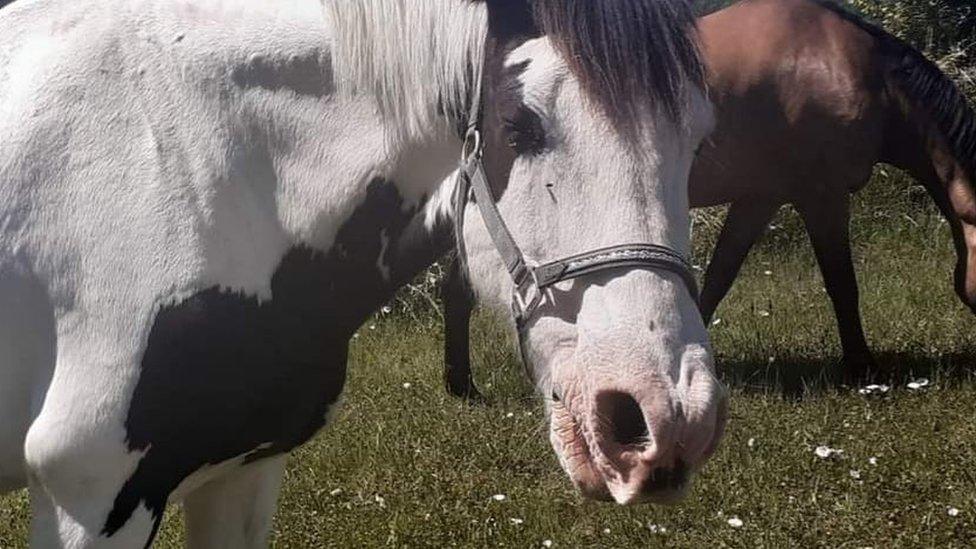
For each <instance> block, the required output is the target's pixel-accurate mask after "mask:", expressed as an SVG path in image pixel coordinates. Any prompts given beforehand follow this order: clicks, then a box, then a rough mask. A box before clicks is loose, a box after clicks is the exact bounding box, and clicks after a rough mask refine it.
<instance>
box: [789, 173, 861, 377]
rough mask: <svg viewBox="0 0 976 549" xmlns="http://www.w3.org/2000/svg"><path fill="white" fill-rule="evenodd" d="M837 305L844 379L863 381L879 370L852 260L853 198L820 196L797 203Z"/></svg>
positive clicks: (831, 296)
mask: <svg viewBox="0 0 976 549" xmlns="http://www.w3.org/2000/svg"><path fill="white" fill-rule="evenodd" d="M797 208H798V209H799V211H800V215H801V216H802V217H803V221H804V223H805V224H806V228H807V232H808V233H809V235H810V241H811V243H812V244H813V250H814V252H815V253H816V255H817V262H818V263H819V264H820V272H821V274H822V275H823V279H824V284H825V285H826V287H827V294H828V295H829V296H830V300H831V302H832V303H833V306H834V314H835V315H836V317H837V327H838V330H839V331H840V341H841V347H842V348H843V352H844V366H845V372H844V373H845V376H847V377H848V378H849V379H863V378H864V377H865V376H866V375H869V374H870V373H871V372H872V371H874V370H876V368H875V363H874V358H873V357H872V355H871V351H870V349H868V343H867V340H866V339H865V337H864V328H863V327H862V325H861V311H860V304H859V297H858V289H857V276H856V274H855V272H854V262H853V260H852V259H851V242H850V233H849V227H848V225H849V223H850V195H848V194H846V193H844V192H841V193H838V194H836V195H834V196H829V197H828V196H817V197H815V198H813V199H811V200H807V201H804V202H803V203H801V204H797Z"/></svg>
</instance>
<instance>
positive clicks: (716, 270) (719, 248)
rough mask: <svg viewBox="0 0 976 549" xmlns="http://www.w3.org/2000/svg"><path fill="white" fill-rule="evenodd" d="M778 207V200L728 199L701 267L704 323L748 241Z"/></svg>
mask: <svg viewBox="0 0 976 549" xmlns="http://www.w3.org/2000/svg"><path fill="white" fill-rule="evenodd" d="M778 209H779V204H777V203H774V202H764V201H762V200H749V201H741V202H733V203H732V207H731V208H730V209H729V215H728V216H727V217H726V218H725V225H723V226H722V232H721V234H720V235H719V237H718V243H717V244H716V245H715V251H714V252H713V253H712V259H711V261H709V263H708V269H707V270H706V271H705V284H704V287H703V288H702V293H701V303H700V304H699V308H700V309H701V314H702V318H703V319H704V320H705V324H706V325H707V324H709V323H710V322H711V320H712V315H714V314H715V309H716V308H718V304H719V303H721V302H722V299H724V298H725V294H727V293H728V292H729V288H731V287H732V282H733V281H734V280H735V277H736V276H738V274H739V269H740V268H742V262H743V261H745V259H746V256H747V255H748V254H749V249H750V248H752V244H753V243H754V242H755V241H756V239H757V238H759V236H760V235H762V233H763V231H764V230H765V228H766V225H767V224H768V223H769V220H770V219H772V217H773V214H775V213H776V210H778Z"/></svg>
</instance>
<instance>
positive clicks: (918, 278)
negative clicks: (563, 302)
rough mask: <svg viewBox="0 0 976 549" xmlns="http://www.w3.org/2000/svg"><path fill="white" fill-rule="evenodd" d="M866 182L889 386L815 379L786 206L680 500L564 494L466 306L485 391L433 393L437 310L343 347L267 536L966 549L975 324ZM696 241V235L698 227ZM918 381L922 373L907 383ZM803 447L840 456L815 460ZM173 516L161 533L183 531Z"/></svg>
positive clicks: (812, 275) (16, 531)
mask: <svg viewBox="0 0 976 549" xmlns="http://www.w3.org/2000/svg"><path fill="white" fill-rule="evenodd" d="M875 187H883V188H881V189H880V190H874V189H872V190H869V191H868V192H867V193H866V194H865V195H864V196H863V197H861V198H859V200H858V205H857V208H856V215H855V218H854V222H853V224H852V227H853V232H854V234H855V239H856V240H855V242H856V256H857V264H858V270H859V275H860V280H861V288H862V302H863V312H864V319H865V324H866V327H867V330H868V337H869V340H870V341H871V343H872V345H873V347H874V349H875V350H876V351H877V352H878V353H879V357H880V359H881V360H884V361H888V362H890V363H892V364H895V365H896V366H898V368H899V369H900V370H901V371H902V372H904V379H901V380H899V382H898V383H897V384H896V387H895V388H894V389H893V390H892V392H891V393H889V394H888V395H885V396H881V397H865V396H861V395H859V394H857V392H856V391H852V390H849V389H846V388H844V387H841V386H838V385H836V384H835V383H833V382H832V381H831V379H832V375H831V374H832V372H833V371H834V365H835V361H836V360H837V359H838V358H839V356H840V351H839V347H838V344H837V336H836V333H835V329H834V321H833V315H832V312H831V310H830V307H829V305H828V302H827V298H826V295H825V294H824V292H823V290H822V285H821V281H820V277H819V274H818V273H817V270H816V266H815V264H814V262H813V259H812V254H811V253H810V252H809V249H808V246H807V245H806V244H805V242H804V240H803V237H802V235H801V234H800V233H799V232H798V230H797V227H796V223H797V222H796V219H795V215H793V214H791V213H789V212H784V213H783V214H782V215H781V216H780V217H779V218H778V219H777V220H776V222H775V225H776V226H778V227H779V228H778V229H776V230H774V231H772V234H771V236H769V237H768V238H767V239H766V240H765V241H764V242H763V243H762V245H761V246H760V247H759V248H758V249H757V250H756V252H755V253H754V254H753V256H752V257H751V258H750V261H749V262H748V264H747V265H746V267H745V269H744V272H743V274H742V277H741V279H740V280H739V282H738V283H737V285H736V286H735V288H734V289H733V292H732V294H731V295H730V296H729V298H728V299H727V301H726V302H725V303H724V304H723V306H722V307H721V308H720V309H719V311H718V313H717V318H720V319H721V320H722V322H721V323H719V324H718V325H716V326H714V327H712V330H711V333H712V336H713V343H714V346H715V348H716V350H717V353H718V357H719V358H718V364H719V368H720V370H721V371H722V375H723V377H724V378H725V380H726V381H727V382H728V383H729V384H730V386H731V390H732V395H733V396H732V420H731V423H730V426H729V432H728V436H727V438H726V440H725V443H724V444H723V446H722V448H721V449H720V451H719V452H718V454H717V455H716V456H715V458H714V459H713V461H712V462H711V463H710V464H709V465H708V467H707V468H706V469H705V471H703V473H702V474H701V475H700V476H699V477H698V479H697V482H696V486H695V488H694V490H693V492H692V494H691V496H690V498H689V499H688V501H687V502H685V503H684V504H682V505H679V506H675V507H637V508H618V507H613V506H608V505H604V504H595V503H589V502H583V501H581V500H580V499H579V498H578V497H577V496H576V494H575V493H574V492H573V490H572V488H571V486H570V485H569V483H568V481H567V480H566V478H565V476H564V474H563V473H562V472H561V471H560V470H559V468H558V465H557V463H556V459H555V457H554V455H553V453H552V450H551V449H550V447H549V445H548V442H547V439H546V434H545V433H546V432H545V426H544V420H543V417H542V413H541V407H540V404H539V403H538V402H537V401H536V400H535V399H534V398H533V396H532V393H531V389H530V388H529V387H528V386H527V385H526V383H525V381H524V380H523V378H522V376H521V370H520V367H519V365H518V363H517V361H516V359H515V358H514V356H513V355H512V353H511V350H512V347H511V345H510V344H508V343H503V342H504V341H507V339H506V337H507V336H506V333H505V330H504V329H503V328H502V327H500V324H499V323H498V322H496V321H494V320H493V319H492V318H491V317H489V316H486V315H481V316H479V317H478V319H477V321H476V330H475V334H474V353H475V358H476V368H477V376H478V381H479V382H480V385H481V387H482V388H483V389H484V390H485V392H486V393H487V394H488V396H489V398H490V399H491V405H490V406H469V405H466V404H464V403H460V402H458V401H455V400H452V399H450V398H448V397H446V396H445V394H444V391H443V390H442V388H441V377H440V375H441V370H440V364H441V352H440V348H441V344H442V336H441V331H440V330H441V327H440V325H439V321H438V320H437V317H436V315H433V314H428V315H427V316H426V317H424V320H423V321H409V320H407V319H406V315H404V314H392V315H387V316H383V317H381V318H378V319H377V320H376V321H375V322H374V323H371V324H368V325H367V326H366V327H364V328H363V330H362V331H361V332H360V336H359V337H358V338H357V339H356V340H355V341H354V342H353V344H352V355H351V369H350V375H349V384H348V390H347V392H346V402H345V405H344V407H343V408H342V411H341V412H340V413H339V416H338V419H337V421H336V422H335V423H334V425H333V427H331V428H330V429H328V430H327V431H326V432H324V433H323V434H322V435H321V436H319V437H318V438H317V439H316V440H315V441H313V442H312V443H310V444H309V445H307V446H306V447H305V448H303V449H302V450H300V451H299V452H297V453H296V454H295V455H294V457H293V458H292V459H291V464H290V467H289V470H288V473H287V478H286V481H285V486H284V490H283V493H282V497H281V506H280V510H279V513H278V515H277V517H276V521H275V533H274V537H273V543H274V545H275V546H278V547H375V546H395V547H407V546H413V547H428V546H438V547H481V546H509V547H542V543H543V541H544V540H552V542H553V546H554V547H630V546H641V547H643V546H650V547H655V546H665V545H668V546H681V547H693V546H709V547H712V546H719V547H745V546H749V547H784V546H804V547H806V546H829V547H868V546H871V547H917V546H940V547H966V546H973V545H974V544H976V421H974V419H976V379H974V375H973V372H974V371H976V369H974V367H973V357H974V356H976V352H974V349H976V330H974V329H973V327H974V324H973V318H972V316H971V314H970V313H969V312H968V311H967V310H965V309H964V308H963V307H962V305H960V304H959V302H958V301H957V300H956V298H955V296H954V295H953V293H952V291H951V284H950V281H951V270H952V265H953V261H954V257H953V253H952V248H951V244H950V241H949V238H948V234H947V232H948V231H947V229H946V227H945V225H944V224H942V223H941V222H940V221H939V219H938V217H937V216H935V215H934V212H933V211H932V210H931V208H929V207H928V206H926V205H925V204H924V202H919V200H918V198H917V196H916V194H917V193H916V192H915V191H913V190H911V189H910V188H909V187H906V186H904V185H896V184H888V185H882V186H879V185H876V186H875ZM872 193H873V194H872ZM878 193H880V195H879V194H878ZM885 193H888V194H885ZM878 204H883V205H884V206H883V207H881V206H877V205H878ZM699 236H700V238H701V239H703V240H704V241H702V242H700V246H699V248H700V249H702V250H704V249H707V247H708V246H707V244H708V242H707V240H708V239H709V238H710V234H707V231H705V232H703V234H701V235H699ZM767 271H768V272H769V273H770V274H766V273H767ZM428 313H429V311H428ZM765 313H768V316H767V315H765ZM916 376H926V377H928V378H930V379H931V381H932V384H933V385H932V387H930V388H928V389H926V390H923V391H910V390H908V389H907V388H906V387H905V383H904V381H905V380H907V379H910V378H913V377H916ZM407 384H409V385H407ZM750 441H751V442H750ZM821 445H827V446H830V447H832V448H838V449H842V450H843V454H841V455H840V457H837V458H834V459H827V460H824V459H820V458H818V457H817V456H816V455H815V454H814V449H815V448H816V447H817V446H821ZM871 458H876V459H875V463H876V464H872V463H871ZM855 477H857V478H855ZM497 494H502V495H505V499H504V500H503V501H496V500H495V499H494V498H493V496H495V495H497ZM950 508H956V509H959V510H960V512H959V514H958V516H956V517H952V516H950V515H949V513H948V510H949V509H950ZM733 517H735V518H739V519H741V520H742V522H743V525H742V526H741V527H740V528H733V527H732V526H730V525H729V523H728V520H729V519H730V518H733ZM175 518H176V517H175V515H174V516H172V517H171V518H170V519H169V520H167V522H166V524H165V525H164V528H163V531H162V533H161V537H160V540H159V543H158V544H157V546H158V547H177V546H179V545H180V543H181V539H182V538H181V536H182V531H181V526H180V523H179V521H178V520H174V519H175ZM27 521H28V515H27V511H26V497H25V496H24V495H23V494H14V495H12V496H9V497H7V498H5V499H0V546H2V547H22V546H24V541H23V540H24V539H25V536H26V530H27ZM520 521H521V522H520Z"/></svg>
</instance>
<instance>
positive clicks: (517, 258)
mask: <svg viewBox="0 0 976 549" xmlns="http://www.w3.org/2000/svg"><path fill="white" fill-rule="evenodd" d="M476 88H477V89H476V90H475V94H474V100H473V102H472V103H473V105H472V106H471V107H472V110H471V112H470V117H469V124H468V131H467V134H466V135H465V138H464V147H463V149H462V152H461V168H460V170H459V173H458V182H457V189H456V194H455V195H454V213H455V216H454V217H455V238H456V241H457V242H456V244H457V248H458V255H459V256H461V257H463V256H464V254H465V250H464V211H465V209H466V207H467V204H468V201H469V195H470V194H471V191H474V198H475V202H476V203H477V205H478V210H479V211H480V212H481V219H482V220H483V221H484V223H485V227H487V229H488V234H489V235H490V236H491V240H492V242H493V243H494V245H495V249H496V250H497V251H498V254H499V255H500V256H501V258H502V261H504V263H505V267H506V268H507V269H508V274H509V276H511V278H512V281H513V282H514V283H515V288H514V290H513V296H512V312H513V313H514V315H515V323H516V326H517V327H518V330H519V339H520V343H521V339H522V336H523V333H522V332H523V328H524V326H525V325H526V323H527V322H528V321H529V319H530V318H531V317H532V315H533V314H534V313H535V312H536V310H537V309H538V308H539V306H541V305H542V304H543V303H544V302H545V301H546V299H547V296H548V295H549V294H548V292H547V291H546V290H547V289H549V288H550V287H552V286H553V285H555V284H558V283H559V282H563V281H566V280H572V279H575V278H579V277H582V276H587V275H590V274H593V273H597V272H601V271H607V270H611V269H628V270H629V269H646V270H652V271H667V272H671V273H674V274H676V275H678V276H679V277H680V278H681V280H682V281H683V282H684V284H685V286H686V287H687V288H688V292H689V293H690V294H691V297H692V299H694V300H695V302H696V303H697V302H698V284H697V282H696V281H695V275H694V274H693V273H692V270H691V265H690V264H689V263H688V261H687V260H686V259H685V258H684V256H683V255H681V254H680V253H679V252H677V251H675V250H674V249H672V248H670V247H668V246H663V245H659V244H647V243H633V244H622V245H618V246H610V247H606V248H599V249H596V250H593V251H590V252H585V253H581V254H578V255H574V256H570V257H566V258H563V259H558V260H556V261H551V262H549V263H543V264H541V265H533V264H530V263H529V262H527V261H526V260H525V256H524V255H523V254H522V250H521V249H519V247H518V244H517V243H516V242H515V238H513V237H512V233H511V231H509V230H508V226H507V225H506V224H505V221H504V220H503V219H502V216H501V213H500V212H499V211H498V207H497V206H496V205H495V197H494V196H493V195H492V192H491V187H490V186H489V184H488V176H487V174H486V173H485V167H484V162H483V153H484V141H483V140H482V138H481V131H480V130H479V129H478V122H479V118H480V115H481V81H480V79H479V80H478V83H477V85H476ZM524 358H525V357H524V349H523V359H524ZM526 367H528V363H527V362H526Z"/></svg>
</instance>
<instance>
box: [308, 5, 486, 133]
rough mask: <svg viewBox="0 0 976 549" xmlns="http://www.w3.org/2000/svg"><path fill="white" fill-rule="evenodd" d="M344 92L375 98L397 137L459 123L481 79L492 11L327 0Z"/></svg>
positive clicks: (336, 65) (338, 77) (335, 63)
mask: <svg viewBox="0 0 976 549" xmlns="http://www.w3.org/2000/svg"><path fill="white" fill-rule="evenodd" d="M323 4H324V6H325V9H326V11H327V13H328V14H329V15H330V16H331V18H332V21H333V28H334V30H335V34H334V36H333V37H332V39H333V44H332V48H331V51H332V64H333V70H334V71H335V77H336V84H337V88H338V91H339V92H340V93H343V92H345V93H365V94H368V95H372V96H373V97H374V98H375V99H376V101H377V103H378V104H379V107H380V109H381V111H382V113H383V115H384V116H385V117H386V118H387V119H389V120H390V121H391V122H392V124H390V127H391V128H394V129H395V131H396V132H398V133H399V134H400V135H408V136H411V137H422V136H424V135H426V134H429V133H430V131H431V130H432V129H433V128H437V127H439V126H440V125H442V124H445V123H446V124H454V125H456V124H455V123H456V122H457V120H458V117H460V116H463V114H464V113H465V112H466V111H467V106H468V105H469V103H470V100H471V97H470V96H471V92H470V90H471V89H472V84H473V82H475V79H476V78H480V70H481V66H482V59H483V56H484V45H485V36H486V34H487V25H488V23H487V12H486V10H485V8H484V6H483V5H481V4H480V3H472V2H463V1H460V0H323Z"/></svg>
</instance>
